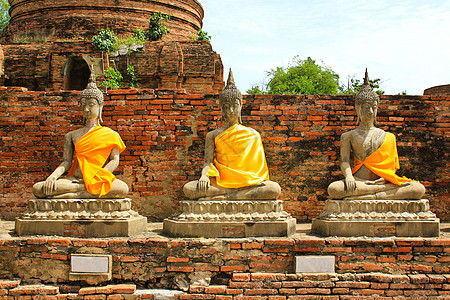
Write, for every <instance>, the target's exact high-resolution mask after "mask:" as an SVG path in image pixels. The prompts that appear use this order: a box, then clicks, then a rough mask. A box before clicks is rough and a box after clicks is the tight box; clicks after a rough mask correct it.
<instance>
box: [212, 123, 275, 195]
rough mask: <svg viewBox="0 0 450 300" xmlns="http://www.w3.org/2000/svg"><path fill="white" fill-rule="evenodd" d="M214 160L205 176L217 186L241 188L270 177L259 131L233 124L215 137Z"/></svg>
mask: <svg viewBox="0 0 450 300" xmlns="http://www.w3.org/2000/svg"><path fill="white" fill-rule="evenodd" d="M214 142H215V154H214V163H213V164H211V166H210V170H209V172H208V176H210V177H216V182H217V185H218V186H221V187H224V188H241V187H246V186H251V185H255V184H259V183H261V182H263V181H264V180H269V169H268V168H267V163H266V157H265V155H264V148H263V144H262V141H261V136H260V135H259V133H258V132H257V131H256V130H254V129H252V128H249V127H245V126H242V125H241V124H235V125H233V126H231V127H230V128H228V129H227V130H225V131H224V132H222V133H221V134H219V135H218V136H217V137H216V138H215V141H214Z"/></svg>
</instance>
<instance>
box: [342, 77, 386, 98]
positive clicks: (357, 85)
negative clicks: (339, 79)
mask: <svg viewBox="0 0 450 300" xmlns="http://www.w3.org/2000/svg"><path fill="white" fill-rule="evenodd" d="M363 83H364V80H359V79H355V76H353V78H352V79H350V80H349V81H348V83H347V86H346V87H342V88H341V89H342V92H341V93H342V94H350V95H356V94H358V92H359V90H360V89H361V87H362V85H363ZM369 84H370V86H371V87H372V89H373V91H374V92H375V93H377V94H379V95H383V94H384V91H383V90H381V89H380V84H381V79H380V78H375V79H369Z"/></svg>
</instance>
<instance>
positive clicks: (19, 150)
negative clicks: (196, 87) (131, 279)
mask: <svg viewBox="0 0 450 300" xmlns="http://www.w3.org/2000/svg"><path fill="white" fill-rule="evenodd" d="M0 97H1V98H0V99H1V100H0V116H1V118H0V136H1V140H0V161H1V164H0V195H1V201H0V218H3V219H8V220H12V219H14V218H15V217H18V216H20V214H21V213H22V212H23V211H24V210H25V209H26V205H27V201H28V199H30V198H32V194H31V187H32V185H33V184H34V183H35V182H37V181H41V180H44V179H45V178H46V177H47V176H48V175H49V174H50V173H51V172H52V171H53V170H54V169H55V168H56V167H57V166H58V165H59V163H60V162H61V156H62V150H63V137H64V134H65V133H67V132H68V131H70V130H73V129H75V128H78V127H79V126H81V125H82V124H81V122H82V120H81V112H80V108H79V106H78V102H77V99H78V98H77V97H78V93H77V92H47V93H45V92H27V91H24V90H23V89H21V88H16V89H14V88H3V89H2V90H1V91H0ZM449 104H450V97H437V96H400V95H397V96H382V98H381V103H380V107H379V117H378V121H379V123H380V125H379V126H380V127H381V128H383V129H385V130H388V131H390V132H393V133H394V134H395V135H396V136H397V140H398V150H399V156H400V164H401V169H400V170H399V171H398V174H400V175H406V176H408V177H410V178H414V179H417V180H420V181H421V182H422V183H423V184H424V185H425V186H426V187H427V193H426V196H425V197H426V198H428V199H430V202H431V209H432V211H434V212H435V213H437V215H438V216H439V217H440V218H441V219H442V220H447V221H448V220H450V219H449V216H450V214H449V212H450V211H449V208H450V205H449V201H450V200H449V197H448V196H449V194H448V186H449V171H448V166H449V164H448V149H449V121H448V120H449V118H448V111H449ZM242 114H243V123H244V125H248V126H251V127H254V128H255V129H257V130H258V131H259V132H261V135H262V138H263V142H264V145H265V150H266V156H267V161H268V165H269V168H270V175H271V179H272V180H274V181H277V182H278V183H279V184H280V185H281V187H282V194H281V197H280V199H282V200H284V201H285V208H286V210H287V211H288V212H289V213H291V214H292V215H293V216H294V217H295V218H297V219H298V220H299V221H301V222H305V221H306V222H308V221H311V220H312V219H313V218H314V217H315V216H317V215H318V214H319V213H320V212H321V211H322V208H323V205H324V200H326V199H327V194H326V188H327V186H328V185H329V184H330V183H331V182H332V181H334V180H337V179H341V178H342V176H341V174H340V171H339V166H338V163H337V160H338V156H339V136H340V135H341V134H342V132H344V131H345V130H349V129H352V128H354V125H355V112H354V109H353V100H352V97H351V96H308V95H299V96H277V95H264V96H255V97H252V96H246V97H245V103H244V107H243V109H242ZM103 119H104V125H105V126H108V127H111V128H112V129H114V130H116V131H118V132H119V133H120V135H121V136H122V138H123V140H124V141H125V144H126V145H127V149H126V150H125V152H123V154H122V155H121V165H120V166H119V169H118V171H117V176H118V178H120V179H122V180H124V181H125V182H126V183H127V184H128V185H129V187H130V191H131V192H130V198H132V199H133V205H134V209H135V210H137V211H138V212H139V213H141V214H142V215H144V216H147V217H149V219H150V220H151V221H157V220H162V219H164V218H165V217H168V216H170V215H172V214H173V213H174V212H175V211H176V210H177V207H178V201H179V200H180V199H183V195H182V192H181V190H182V186H183V185H184V184H185V183H186V182H187V181H189V180H195V179H197V178H198V177H199V175H200V170H201V166H202V164H203V150H204V138H205V135H206V133H207V132H208V131H210V130H212V129H214V128H216V127H217V126H218V124H219V123H220V111H219V108H218V96H217V95H211V96H210V95H187V94H176V93H173V92H170V93H169V92H162V91H159V92H158V91H156V92H155V91H153V90H135V89H129V90H119V91H114V92H111V93H110V94H109V95H108V96H107V97H106V101H105V108H104V117H103ZM18 154H19V155H18Z"/></svg>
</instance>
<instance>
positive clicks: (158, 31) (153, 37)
mask: <svg viewBox="0 0 450 300" xmlns="http://www.w3.org/2000/svg"><path fill="white" fill-rule="evenodd" d="M170 17H171V15H165V14H163V13H162V12H160V11H159V12H157V13H154V14H153V15H152V16H151V17H150V26H149V28H148V32H147V40H149V41H159V40H161V39H162V38H163V37H164V36H165V35H166V34H168V33H169V32H170V29H169V28H167V27H166V26H165V22H168V21H170Z"/></svg>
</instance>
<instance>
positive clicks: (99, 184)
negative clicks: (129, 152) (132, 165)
mask: <svg viewBox="0 0 450 300" xmlns="http://www.w3.org/2000/svg"><path fill="white" fill-rule="evenodd" d="M114 147H117V148H118V149H119V152H120V153H121V152H122V151H123V150H125V144H124V143H123V141H122V139H121V138H120V135H119V134H118V133H117V132H115V131H114V130H112V129H109V128H108V127H102V126H100V125H97V126H95V127H94V128H93V129H92V130H91V131H89V132H88V133H86V134H85V135H83V136H82V137H81V138H80V139H79V140H78V141H77V142H76V143H75V154H76V158H77V159H76V160H74V162H73V164H72V168H71V169H70V171H69V174H68V176H71V175H73V174H74V173H75V170H76V168H77V165H80V170H81V173H82V174H83V179H84V184H85V185H86V190H87V191H88V192H89V193H91V194H93V195H99V196H103V195H105V194H107V193H109V191H110V190H111V184H112V182H113V181H114V180H115V179H116V177H115V176H114V175H113V174H112V173H111V172H109V171H108V170H105V169H103V165H104V164H105V162H106V161H107V160H108V158H109V156H110V154H111V150H112V149H113V148H114Z"/></svg>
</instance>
